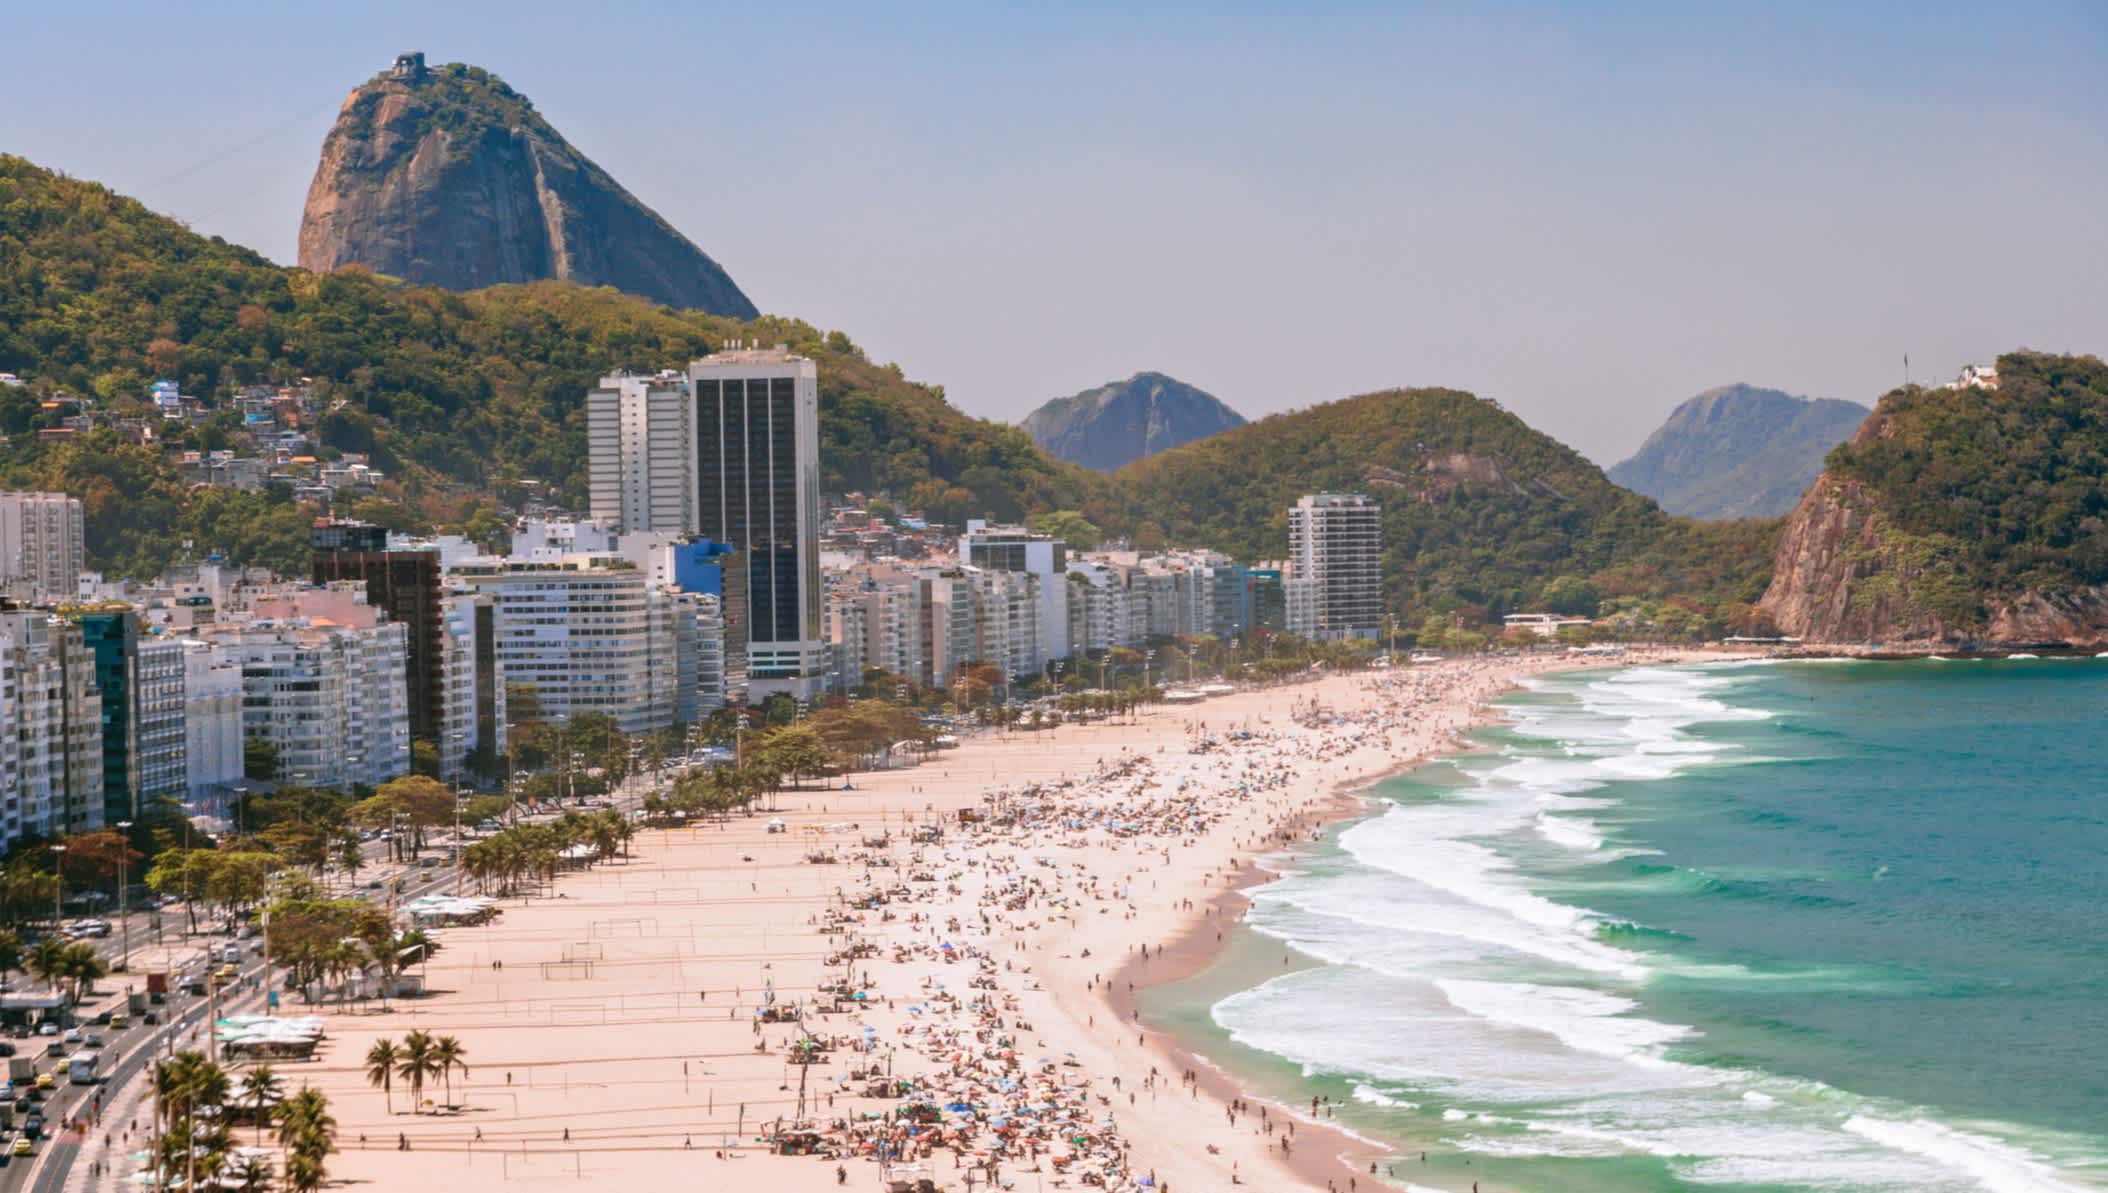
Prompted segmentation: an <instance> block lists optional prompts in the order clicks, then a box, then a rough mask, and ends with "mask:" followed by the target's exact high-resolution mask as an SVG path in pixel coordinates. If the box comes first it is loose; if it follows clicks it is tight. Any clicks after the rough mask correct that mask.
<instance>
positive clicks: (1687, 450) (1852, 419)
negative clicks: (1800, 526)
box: [1609, 385, 1867, 518]
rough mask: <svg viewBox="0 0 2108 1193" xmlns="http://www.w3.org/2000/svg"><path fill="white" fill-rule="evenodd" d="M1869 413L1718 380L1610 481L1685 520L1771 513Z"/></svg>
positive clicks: (1778, 511) (1787, 502)
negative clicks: (1724, 383) (1718, 383)
mask: <svg viewBox="0 0 2108 1193" xmlns="http://www.w3.org/2000/svg"><path fill="white" fill-rule="evenodd" d="M1866 416H1867V408H1866V407H1864V406H1861V405H1860V404H1858V403H1857V402H1843V401H1838V400H1837V399H1835V398H1823V399H1809V398H1801V397H1795V396H1794V395H1792V394H1788V393H1781V392H1780V391H1778V390H1775V389H1760V388H1758V387H1756V386H1753V385H1723V386H1720V387H1719V388H1717V389H1709V390H1707V391H1705V392H1704V393H1702V394H1699V395H1698V396H1697V397H1695V398H1692V399H1690V400H1689V401H1686V402H1684V403H1683V404H1682V405H1680V406H1678V407H1677V408H1676V409H1675V411H1673V412H1672V413H1671V414H1670V415H1669V417H1668V419H1667V421H1665V422H1663V423H1662V425H1661V427H1660V428H1659V429H1657V430H1656V431H1655V432H1654V434H1652V435H1650V436H1648V437H1647V442H1646V443H1644V444H1642V445H1641V446H1640V449H1639V451H1637V452H1635V453H1634V454H1633V456H1632V458H1631V459H1629V460H1626V461H1625V462H1624V463H1622V464H1619V465H1618V466H1617V467H1615V468H1612V469H1610V473H1609V475H1610V479H1611V480H1613V481H1616V482H1617V483H1618V484H1620V485H1623V486H1625V487H1626V488H1628V489H1630V490H1632V491H1633V492H1635V493H1643V494H1645V495H1647V496H1649V497H1652V498H1654V499H1655V500H1656V501H1658V502H1660V503H1661V507H1662V508H1663V509H1665V510H1667V511H1669V512H1670V513H1672V514H1682V515H1684V516H1685V517H1691V518H1777V517H1780V516H1782V515H1784V514H1786V513H1788V512H1790V511H1791V510H1792V509H1793V507H1794V505H1795V503H1797V502H1798V501H1800V499H1801V495H1802V494H1803V493H1806V492H1807V491H1808V486H1809V485H1810V484H1811V483H1813V482H1814V480H1815V478H1816V476H1817V475H1818V474H1820V473H1821V472H1822V470H1823V457H1824V456H1825V455H1827V454H1829V451H1830V449H1831V448H1833V447H1836V446H1837V445H1838V444H1840V443H1842V442H1844V441H1845V439H1846V438H1847V437H1849V436H1850V435H1851V434H1852V429H1853V428H1854V427H1857V426H1858V425H1859V423H1860V420H1862V419H1864V418H1865V417H1866Z"/></svg>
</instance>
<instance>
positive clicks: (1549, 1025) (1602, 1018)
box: [1435, 978, 1693, 1061]
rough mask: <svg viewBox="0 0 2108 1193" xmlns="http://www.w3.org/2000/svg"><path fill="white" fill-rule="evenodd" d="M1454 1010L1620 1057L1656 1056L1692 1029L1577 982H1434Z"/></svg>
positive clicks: (1584, 1049)
mask: <svg viewBox="0 0 2108 1193" xmlns="http://www.w3.org/2000/svg"><path fill="white" fill-rule="evenodd" d="M1435 988H1436V989H1438V990H1440V991H1441V992H1442V996H1443V997H1444V998H1447V999H1448V1000H1449V1001H1450V1002H1451V1003H1452V1004H1454V1005H1455V1006H1456V1008H1457V1009H1458V1010H1461V1011H1464V1012H1466V1013H1467V1014H1471V1015H1476V1016H1478V1017H1479V1018H1481V1019H1486V1020H1490V1021H1492V1022H1494V1023H1498V1024H1502V1025H1504V1026H1508V1027H1515V1028H1521V1029H1523V1030H1525V1031H1535V1032H1542V1033H1544V1034H1546V1035H1549V1036H1552V1037H1554V1038H1556V1039H1557V1040H1558V1041H1559V1042H1560V1043H1562V1044H1565V1045H1566V1046H1567V1047H1569V1048H1571V1049H1573V1050H1574V1051H1576V1052H1588V1053H1593V1054H1594V1055H1597V1056H1608V1057H1615V1058H1617V1059H1620V1060H1649V1061H1651V1060H1656V1059H1659V1058H1660V1055H1661V1050H1662V1049H1663V1048H1664V1047H1665V1046H1667V1045H1669V1044H1671V1043H1674V1042H1675V1041H1677V1040H1681V1039H1684V1038H1686V1037H1688V1036H1690V1035H1692V1034H1693V1032H1692V1030H1691V1029H1690V1028H1688V1027H1681V1026H1678V1025H1676V1024H1673V1023H1656V1022H1654V1021H1653V1020H1651V1019H1639V1018H1633V1017H1630V1016H1629V1015H1628V1014H1627V1012H1630V1011H1634V1010H1637V1009H1639V1004H1638V1003H1636V1002H1634V1001H1632V1000H1631V999H1629V998H1619V997H1618V996H1616V995H1614V994H1605V993H1603V992H1601V991H1598V990H1590V989H1586V988H1584V987H1578V986H1540V985H1535V984H1532V983H1529V982H1485V981H1467V980H1464V979H1460V978H1445V979H1439V980H1437V981H1436V982H1435Z"/></svg>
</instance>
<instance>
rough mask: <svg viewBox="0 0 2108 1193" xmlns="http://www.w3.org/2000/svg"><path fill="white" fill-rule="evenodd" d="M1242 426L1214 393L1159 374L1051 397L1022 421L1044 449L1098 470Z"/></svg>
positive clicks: (1242, 421)
mask: <svg viewBox="0 0 2108 1193" xmlns="http://www.w3.org/2000/svg"><path fill="white" fill-rule="evenodd" d="M1243 425H1244V416H1243V415H1241V414H1239V413H1237V412H1236V411H1235V410H1232V409H1230V408H1229V407H1228V406H1225V405H1223V404H1222V403H1221V402H1220V401H1218V400H1217V399H1216V398H1215V397H1214V395H1212V394H1208V393H1204V392H1202V391H1201V390H1198V389H1195V388H1193V387H1192V386H1190V385H1187V384H1186V383H1185V382H1183V381H1180V380H1178V379H1176V378H1173V377H1166V376H1164V375H1163V374H1162V373H1136V374H1135V375H1134V376H1132V377H1129V378H1128V379H1127V380H1125V381H1114V382H1112V383H1110V384H1107V385H1101V386H1099V387H1098V388H1096V389H1087V390H1085V391H1083V392H1082V393H1080V394H1077V395H1076V396H1074V397H1069V398H1056V399H1054V400H1053V401H1051V402H1048V403H1047V404H1046V405H1044V406H1041V407H1040V408H1039V409H1037V410H1034V411H1033V412H1032V413H1031V414H1028V415H1026V416H1025V421H1024V423H1023V424H1022V426H1023V427H1024V431H1025V433H1026V434H1027V435H1030V436H1032V438H1033V441H1034V442H1036V443H1038V444H1039V445H1040V446H1041V447H1043V448H1045V449H1046V450H1047V451H1049V452H1051V453H1053V454H1054V455H1056V456H1059V457H1060V458H1062V459H1064V460H1067V461H1069V462H1070V463H1072V464H1081V465H1083V466H1084V467H1085V468H1095V469H1097V470H1098V471H1100V472H1110V471H1112V470H1113V469H1116V468H1119V467H1121V466H1122V465H1125V464H1131V463H1133V462H1134V461H1136V460H1140V459H1143V458H1145V457H1148V456H1153V455H1155V454H1157V453H1158V452H1161V451H1168V450H1170V449H1171V448H1174V447H1177V446H1179V445H1180V444H1184V443H1191V442H1193V441H1194V440H1196V439H1205V438H1207V437H1208V436H1210V435H1214V434H1218V433H1220V432H1223V431H1227V430H1230V429H1231V428H1233V427H1241V426H1243Z"/></svg>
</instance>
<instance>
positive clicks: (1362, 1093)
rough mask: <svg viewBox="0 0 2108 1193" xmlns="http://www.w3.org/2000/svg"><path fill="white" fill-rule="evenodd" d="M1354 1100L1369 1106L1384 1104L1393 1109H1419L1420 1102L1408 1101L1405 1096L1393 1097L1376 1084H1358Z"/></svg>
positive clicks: (1355, 1088) (1383, 1105)
mask: <svg viewBox="0 0 2108 1193" xmlns="http://www.w3.org/2000/svg"><path fill="white" fill-rule="evenodd" d="M1354 1100H1355V1101H1357V1102H1360V1103H1362V1104H1364V1105H1368V1106H1382V1107H1385V1108H1387V1109H1393V1110H1418V1109H1419V1108H1420V1103H1418V1102H1408V1101H1406V1100H1405V1099H1404V1098H1396V1097H1392V1096H1391V1095H1390V1094H1387V1093H1385V1092H1383V1091H1382V1090H1380V1089H1377V1088H1375V1087H1374V1086H1369V1085H1356V1086H1355V1087H1354Z"/></svg>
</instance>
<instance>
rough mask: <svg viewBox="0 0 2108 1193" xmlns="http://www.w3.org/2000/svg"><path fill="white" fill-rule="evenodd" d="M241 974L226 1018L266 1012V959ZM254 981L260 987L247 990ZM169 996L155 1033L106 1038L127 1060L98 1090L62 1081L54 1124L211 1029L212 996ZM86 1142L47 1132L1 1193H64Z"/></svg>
mask: <svg viewBox="0 0 2108 1193" xmlns="http://www.w3.org/2000/svg"><path fill="white" fill-rule="evenodd" d="M396 881H397V882H399V883H400V884H401V885H400V886H399V887H398V888H397V893H398V895H399V896H400V897H402V898H405V899H414V898H417V897H418V896H420V895H426V894H430V893H433V892H435V891H438V890H439V889H441V888H442V887H444V886H447V885H449V884H451V883H452V882H453V873H452V871H451V869H450V868H448V867H440V868H438V869H436V870H426V869H424V868H422V867H417V866H405V867H403V868H402V871H401V872H400V873H399V874H398V875H397V876H396ZM224 943H226V941H225V939H224V938H219V937H214V938H211V943H210V944H208V945H206V946H205V948H204V949H201V950H200V952H199V955H198V956H197V958H195V959H194V960H193V961H192V962H191V963H190V964H202V965H205V966H207V967H208V968H209V967H211V965H212V962H211V961H210V959H209V954H208V953H207V952H206V950H207V949H210V948H213V947H217V946H218V945H221V944H224ZM237 975H238V976H237V980H236V981H235V983H234V986H233V988H234V989H235V990H236V991H237V993H236V994H235V995H234V996H232V997H223V998H222V999H221V1000H220V1001H221V1006H220V1011H221V1014H223V1015H226V1014H240V1013H242V1012H244V1011H251V1012H253V1011H258V1010H261V1009H263V1003H264V992H263V990H262V989H261V987H263V986H264V985H265V984H266V983H264V982H263V981H261V980H260V979H261V978H262V977H263V975H264V962H263V959H262V958H261V957H258V956H255V955H254V954H250V955H247V956H245V957H244V958H243V960H242V962H241V963H240V965H239V968H238V970H237ZM252 982H253V983H254V984H255V986H256V987H258V988H257V989H253V990H252V989H246V988H247V987H248V986H249V985H250V984H251V983H252ZM168 997H169V1002H168V1004H167V1012H168V1019H167V1021H166V1022H164V1023H162V1024H160V1025H158V1026H156V1027H154V1028H152V1029H146V1028H144V1027H143V1026H142V1025H139V1024H134V1025H133V1026H132V1027H130V1028H128V1029H126V1030H125V1031H124V1032H122V1033H106V1045H107V1046H106V1048H105V1050H104V1056H105V1057H108V1056H109V1055H110V1054H111V1053H113V1052H118V1051H120V1050H123V1055H122V1056H121V1057H120V1058H119V1059H118V1060H117V1061H115V1062H114V1063H112V1064H110V1065H109V1066H108V1067H107V1068H105V1070H104V1074H105V1075H104V1077H103V1080H102V1081H101V1082H99V1083H98V1084H96V1085H94V1086H92V1087H84V1086H74V1085H68V1084H65V1083H64V1082H63V1081H62V1082H61V1083H60V1084H59V1085H58V1087H57V1088H56V1089H54V1090H53V1091H52V1095H51V1096H50V1097H49V1098H47V1099H46V1100H45V1101H44V1102H43V1103H42V1104H41V1106H42V1108H43V1110H44V1117H45V1119H46V1121H47V1122H48V1123H51V1124H56V1123H57V1122H59V1121H60V1120H62V1119H64V1118H65V1117H67V1116H68V1114H69V1113H80V1112H82V1111H83V1110H84V1109H85V1108H87V1107H91V1106H93V1105H94V1103H95V1099H96V1096H97V1095H98V1094H99V1095H100V1096H101V1099H102V1104H103V1105H105V1106H114V1105H115V1104H116V1102H117V1099H118V1095H119V1091H121V1090H123V1089H124V1088H125V1086H127V1085H128V1084H129V1083H131V1082H132V1081H134V1080H137V1079H139V1078H140V1077H141V1075H142V1074H144V1073H146V1072H147V1071H148V1070H149V1069H150V1068H151V1067H152V1065H153V1062H154V1058H155V1057H157V1056H163V1055H166V1054H167V1053H169V1052H173V1051H176V1046H175V1044H174V1043H173V1041H177V1040H180V1039H182V1038H183V1036H185V1035H186V1034H188V1033H189V1032H191V1031H192V1030H194V1029H197V1028H199V1027H201V1026H203V1027H206V1028H207V1029H209V1027H210V1025H209V1024H206V1023H205V1017H206V1015H207V1014H208V1013H209V1012H210V1011H211V1009H212V1000H211V998H210V997H209V996H201V995H190V994H181V993H177V992H174V991H171V992H170V994H169V996H168ZM281 1009H283V1008H282V1007H281ZM51 1038H52V1037H44V1036H32V1037H30V1038H29V1039H27V1040H22V1041H18V1043H19V1044H21V1045H23V1046H24V1051H25V1052H27V1051H29V1050H30V1049H31V1048H33V1047H38V1046H42V1045H44V1044H48V1042H49V1040H50V1039H51ZM51 1059H52V1060H53V1061H54V1062H56V1063H58V1064H60V1065H61V1066H63V1062H62V1061H59V1059H58V1058H56V1057H53V1058H51ZM84 1142H86V1140H83V1139H75V1138H71V1137H69V1136H68V1133H67V1132H64V1131H59V1130H57V1129H56V1128H55V1127H47V1134H46V1135H45V1138H44V1139H43V1140H41V1141H39V1143H38V1145H37V1151H36V1154H35V1155H33V1156H25V1157H21V1158H17V1159H11V1160H10V1161H9V1162H8V1163H7V1165H6V1167H4V1168H0V1193H16V1191H17V1190H21V1191H23V1193H61V1191H62V1190H64V1189H65V1187H66V1182H67V1180H68V1179H69V1178H70V1177H71V1175H72V1172H73V1165H74V1163H75V1162H76V1161H77V1160H78V1159H79V1157H80V1151H81V1145H82V1143H84ZM142 1146H143V1145H142ZM135 1150H136V1149H135Z"/></svg>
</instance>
